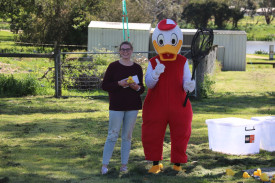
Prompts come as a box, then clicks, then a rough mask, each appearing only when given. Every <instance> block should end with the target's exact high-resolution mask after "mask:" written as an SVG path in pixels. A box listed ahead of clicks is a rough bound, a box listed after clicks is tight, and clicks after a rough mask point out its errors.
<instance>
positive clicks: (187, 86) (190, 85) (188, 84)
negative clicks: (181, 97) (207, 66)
mask: <svg viewBox="0 0 275 183" xmlns="http://www.w3.org/2000/svg"><path fill="white" fill-rule="evenodd" d="M195 87H196V83H195V81H194V80H190V81H185V82H184V84H183V88H184V90H185V92H192V91H194V89H195Z"/></svg>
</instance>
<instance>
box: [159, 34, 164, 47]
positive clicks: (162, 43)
mask: <svg viewBox="0 0 275 183" xmlns="http://www.w3.org/2000/svg"><path fill="white" fill-rule="evenodd" d="M157 41H158V45H159V46H164V36H163V35H162V34H160V35H158V40H157Z"/></svg>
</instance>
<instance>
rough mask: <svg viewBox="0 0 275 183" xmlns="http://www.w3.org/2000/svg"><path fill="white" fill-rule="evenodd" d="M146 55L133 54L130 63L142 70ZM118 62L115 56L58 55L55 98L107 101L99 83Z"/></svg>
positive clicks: (108, 54)
mask: <svg viewBox="0 0 275 183" xmlns="http://www.w3.org/2000/svg"><path fill="white" fill-rule="evenodd" d="M145 54H148V52H133V56H132V59H133V60H134V62H136V63H138V64H139V65H141V66H142V67H143V69H144V73H145V69H146V67H147V65H146V64H147V63H148V59H147V58H146V57H145V56H144V55H145ZM115 60H119V53H118V52H96V53H95V52H93V53H91V52H59V53H58V58H57V59H55V96H56V97H107V93H106V92H104V91H102V90H101V89H100V88H101V82H102V80H103V76H104V74H105V71H106V69H107V67H108V65H109V64H110V63H111V62H113V61H115Z"/></svg>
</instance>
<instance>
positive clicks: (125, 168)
mask: <svg viewBox="0 0 275 183" xmlns="http://www.w3.org/2000/svg"><path fill="white" fill-rule="evenodd" d="M127 170H128V168H127V166H122V167H120V171H121V172H127Z"/></svg>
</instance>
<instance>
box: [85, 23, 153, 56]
mask: <svg viewBox="0 0 275 183" xmlns="http://www.w3.org/2000/svg"><path fill="white" fill-rule="evenodd" d="M128 28H129V32H130V42H131V43H132V44H133V47H134V51H136V52H144V51H148V50H149V37H150V30H151V24H146V23H128ZM124 30H125V36H126V37H127V25H126V23H125V24H124ZM122 41H124V40H123V24H122V22H102V21H91V22H90V24H89V26H88V51H94V49H100V48H106V49H107V50H110V51H114V52H117V51H118V46H119V45H120V43H121V42H122ZM144 56H146V57H148V54H144Z"/></svg>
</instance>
